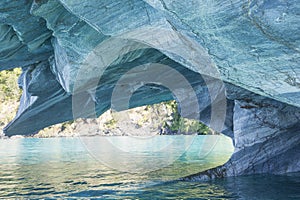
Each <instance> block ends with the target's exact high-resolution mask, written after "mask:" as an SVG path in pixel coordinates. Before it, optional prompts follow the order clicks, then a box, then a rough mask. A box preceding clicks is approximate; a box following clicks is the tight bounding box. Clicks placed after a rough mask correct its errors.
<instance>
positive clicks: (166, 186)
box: [0, 136, 300, 199]
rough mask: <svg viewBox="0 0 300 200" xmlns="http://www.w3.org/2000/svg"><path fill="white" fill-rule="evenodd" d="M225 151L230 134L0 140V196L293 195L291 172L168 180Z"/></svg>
mask: <svg viewBox="0 0 300 200" xmlns="http://www.w3.org/2000/svg"><path fill="white" fill-rule="evenodd" d="M145 140H146V141H145ZM154 142H155V144H154ZM111 144H112V145H111ZM109 146H110V147H109ZM111 146H113V147H114V148H113V149H110V148H111ZM104 147H105V149H106V148H108V149H109V150H111V151H113V152H108V151H106V150H103V149H104ZM182 149H184V151H182ZM120 150H121V151H120ZM100 153H102V154H105V156H103V155H98V154H100ZM231 153H232V144H231V141H230V140H228V139H227V138H225V137H218V136H196V137H191V136H177V137H173V136H158V137H157V138H155V139H153V138H152V139H149V138H146V139H143V140H141V141H140V140H139V139H136V138H135V139H133V138H131V137H110V138H109V140H107V139H106V138H101V137H93V138H81V139H80V138H53V139H37V138H24V139H14V140H0V197H2V198H37V199H38V198H74V199H77V198H106V199H161V198H169V199H172V198H173V199H300V175H299V174H290V175H284V176H271V175H268V176H249V177H239V178H227V179H223V180H216V181H211V182H206V183H201V182H188V181H176V179H177V178H178V177H182V176H186V175H190V174H192V173H196V172H199V171H202V170H205V169H207V168H210V167H214V166H217V165H220V164H222V163H223V162H225V161H226V160H227V159H228V158H229V157H230V154H231ZM174 155H176V156H174ZM121 157H125V158H126V159H120V158H121ZM109 158H113V159H109ZM113 160H115V161H116V162H112V161H113ZM155 160H158V162H155ZM118 161H119V162H118ZM149 161H150V162H149ZM131 168H138V169H139V170H136V169H134V170H132V169H131ZM153 168H154V169H153Z"/></svg>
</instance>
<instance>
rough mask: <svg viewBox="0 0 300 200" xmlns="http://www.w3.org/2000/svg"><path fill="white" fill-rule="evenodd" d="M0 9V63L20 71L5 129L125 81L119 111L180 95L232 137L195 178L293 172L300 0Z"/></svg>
mask: <svg viewBox="0 0 300 200" xmlns="http://www.w3.org/2000/svg"><path fill="white" fill-rule="evenodd" d="M0 7H1V11H0V36H1V37H0V44H1V45H0V70H7V69H11V68H15V67H22V69H23V73H22V75H21V77H20V78H19V85H20V87H21V88H22V89H23V95H22V98H21V103H20V108H19V111H18V113H17V116H16V117H15V119H14V120H13V121H12V122H11V123H10V124H8V125H7V127H6V128H5V129H4V132H5V134H6V135H8V136H12V135H20V134H21V135H26V134H32V133H35V132H37V131H38V130H40V129H42V128H44V127H47V126H50V125H52V124H56V123H60V122H64V121H68V120H72V119H74V118H78V117H96V116H99V115H101V114H102V113H104V112H105V111H106V110H107V109H109V108H110V107H112V106H113V105H112V98H113V97H114V91H115V90H114V88H115V87H116V86H118V87H123V86H124V91H123V93H122V92H121V93H120V94H132V97H131V98H130V103H129V105H128V106H127V107H120V109H121V110H122V109H126V108H128V107H137V106H141V105H147V104H153V103H158V102H162V101H166V100H170V99H173V98H174V96H175V98H176V99H177V98H178V96H179V100H180V98H182V99H181V100H182V101H184V102H189V103H187V104H186V103H185V104H184V105H182V110H185V111H186V113H185V115H186V116H188V117H191V118H197V119H199V120H201V121H203V122H204V123H206V124H207V125H209V126H212V128H216V129H218V130H219V131H222V132H223V133H224V134H225V135H228V136H229V137H231V138H232V139H233V141H234V146H235V152H234V154H233V156H232V158H231V159H230V161H229V162H228V163H226V164H225V165H224V166H221V167H218V168H216V169H211V170H209V171H207V172H203V173H200V174H199V175H198V176H196V177H198V178H199V179H202V178H213V177H220V176H233V175H242V174H253V173H265V172H267V173H275V174H280V173H286V172H296V171H300V159H299V158H300V123H299V122H300V100H299V99H300V67H299V64H300V18H299V15H300V3H299V1H298V0H290V1H280V0H273V1H270V0H253V1H246V0H234V1H220V0H216V1H207V0H191V1H179V0H115V1H112V0H102V1H97V0H86V1H82V0H35V1H32V0H20V1H10V0H3V1H1V2H0ZM153 66H154V67H156V68H155V69H157V70H154V71H153V73H152V75H153V76H152V75H151V74H149V69H152V67H153ZM163 66H168V67H167V68H164V67H163ZM160 69H164V70H161V71H160ZM174 70H175V71H176V72H179V74H181V75H182V77H184V80H186V81H187V82H188V84H189V85H190V86H191V88H192V89H193V91H194V93H195V95H194V97H196V100H195V98H193V95H190V94H189V91H188V90H186V87H182V88H181V87H180V84H182V85H184V84H183V82H180V81H178V80H175V81H174V80H173V79H174V74H175V75H176V73H175V72H174ZM150 72H151V70H150ZM124 75H126V77H127V78H128V77H129V78H128V80H125V79H124V80H123V79H122V77H124ZM130 77H131V78H130ZM149 77H150V78H152V79H154V80H153V81H152V82H151V80H150V79H149V80H150V81H148V82H147V84H143V80H144V79H148V78H149ZM178 77H180V76H178ZM120 80H123V82H121V83H122V84H123V85H122V84H120ZM130 80H133V82H134V81H136V82H139V83H138V84H137V83H132V82H130ZM162 80H168V81H169V82H168V83H167V82H166V84H169V87H164V86H166V85H164V84H161V85H159V84H157V83H158V82H159V81H162ZM171 80H173V82H172V81H171ZM126 81H127V82H126ZM139 84H140V85H139ZM140 86H141V87H140ZM170 87H174V88H175V90H176V92H175V93H176V94H177V96H176V95H174V91H173V90H172V89H170ZM174 88H173V89H174ZM126 92H127V93H126ZM125 96H126V95H125ZM223 97H224V98H223ZM124 98H125V97H124V96H123V95H116V97H115V100H116V102H119V101H121V100H122V99H123V100H124ZM125 99H126V98H125ZM220 99H221V100H220ZM177 100H178V99H177ZM195 102H196V104H198V106H199V107H198V108H197V109H196V108H195V107H194V105H196V104H195ZM179 103H180V102H179ZM216 108H219V109H216ZM222 109H223V111H224V112H222ZM220 110H221V111H220ZM225 111H226V113H225ZM199 113H200V118H198V117H197V116H198V115H197V114H199ZM212 115H217V116H218V115H220V118H218V117H216V116H214V119H213V122H212ZM222 116H223V118H222ZM220 126H222V127H220ZM194 177H195V176H194Z"/></svg>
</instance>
